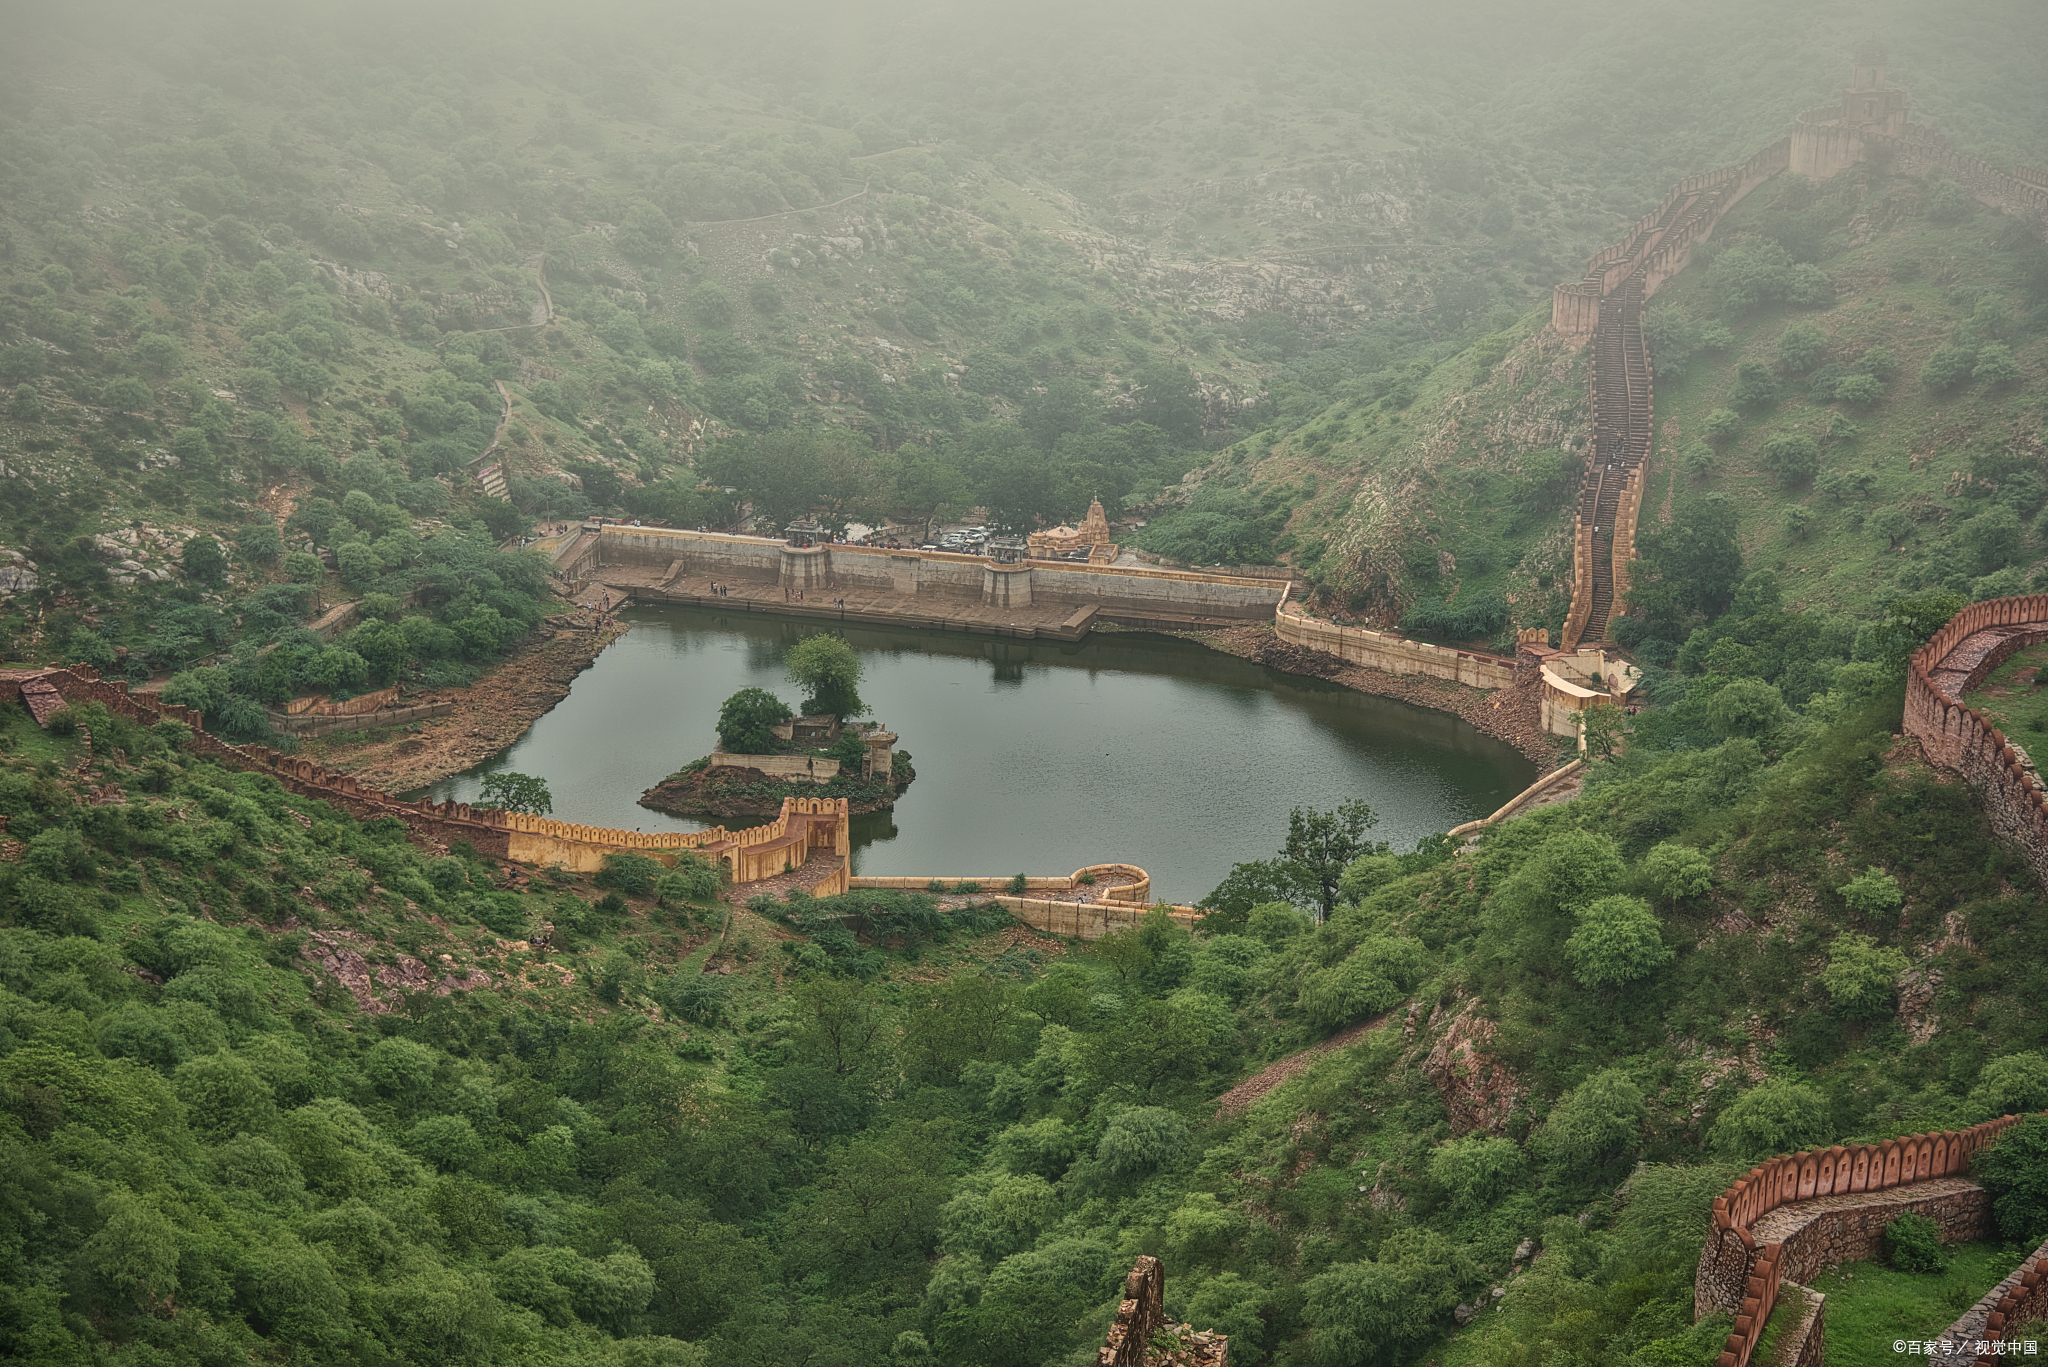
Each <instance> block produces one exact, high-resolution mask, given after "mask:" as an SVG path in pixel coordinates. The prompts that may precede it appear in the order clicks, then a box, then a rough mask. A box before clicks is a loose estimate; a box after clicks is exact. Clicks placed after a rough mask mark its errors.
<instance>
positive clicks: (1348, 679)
mask: <svg viewBox="0 0 2048 1367" xmlns="http://www.w3.org/2000/svg"><path fill="white" fill-rule="evenodd" d="M1165 634H1167V635H1171V636H1178V637H1180V638H1181V639H1182V640H1186V641H1193V642H1195V643H1196V644H1198V645H1203V646H1207V647H1208V648H1209V649H1211V650H1216V651H1221V652H1222V653H1223V654H1225V655H1235V656H1237V657H1238V658H1239V659H1244V660H1251V661H1253V662H1254V663H1257V664H1261V665H1264V666H1265V667H1266V668H1268V669H1274V670H1278V671H1279V672H1281V673H1283V674H1300V675H1305V676H1307V677H1309V678H1316V679H1325V680H1327V681H1329V682H1330V683H1334V684H1340V685H1342V686H1343V687H1345V688H1348V689H1350V690H1352V691H1353V692H1355V693H1370V694H1372V695H1373V696H1375V697H1380V698H1393V699H1395V700H1396V701H1398V702H1405V703H1411V704H1413V705H1414V706H1416V707H1426V708H1428V709H1430V710H1431V711H1433V712H1448V713H1450V714H1451V715H1452V716H1454V717H1457V718H1458V719H1459V720H1460V721H1463V722H1465V723H1466V724H1467V725H1469V726H1471V727H1472V728H1473V729H1474V730H1476V731H1481V732H1484V733H1485V734H1486V735H1489V736H1491V737H1493V738H1494V739H1495V740H1498V741H1504V742H1506V743H1507V744H1509V745H1512V746H1513V747H1514V748H1515V749H1516V750H1518V751H1520V752H1521V754H1522V756H1523V758H1525V759H1527V760H1529V761H1530V762H1531V763H1533V764H1535V765H1536V767H1537V769H1538V771H1539V772H1540V773H1548V772H1549V771H1550V770H1551V769H1553V768H1555V767H1556V766H1557V764H1558V763H1559V761H1560V758H1561V754H1560V751H1559V749H1558V744H1557V742H1558V739H1559V738H1558V737H1555V736H1552V735H1551V734H1550V733H1549V732H1547V731H1545V730H1544V729H1543V720H1542V707H1541V704H1542V697H1541V693H1540V685H1535V684H1532V685H1531V686H1529V687H1527V688H1504V689H1498V690H1495V691H1492V692H1488V691H1486V690H1484V689H1478V688H1467V687H1465V686H1464V685H1463V684H1459V683H1453V682H1451V681H1450V680H1448V679H1432V678H1426V677H1424V676H1422V675H1416V674H1389V673H1388V672H1387V671H1386V670H1384V669H1368V668H1366V667H1365V666H1363V665H1353V664H1346V663H1345V662H1344V661H1342V660H1340V659H1338V658H1337V657H1336V656H1334V655H1329V654H1325V653H1324V652H1322V651H1320V650H1309V649H1307V648H1306V647H1303V646H1297V645H1290V644H1288V643H1287V642H1285V641H1283V640H1281V639H1280V637H1279V635H1278V633H1276V632H1275V631H1274V630H1273V626H1272V624H1271V623H1270V622H1259V623H1253V624H1247V625H1245V626H1241V627H1226V628H1224V629H1222V630H1220V631H1174V632H1168V633H1165Z"/></svg>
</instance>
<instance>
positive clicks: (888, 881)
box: [853, 864, 1152, 906]
mask: <svg viewBox="0 0 2048 1367" xmlns="http://www.w3.org/2000/svg"><path fill="white" fill-rule="evenodd" d="M1012 877H1013V875H1008V874H1004V875H1001V876H999V877H995V878H975V877H960V878H939V877H935V876H931V875H927V876H925V877H923V878H909V877H890V878H866V877H860V878H855V879H854V880H853V886H855V887H857V888H891V889H895V890H896V891H899V892H923V891H925V890H926V889H927V888H929V887H930V886H931V885H932V884H933V883H943V884H945V885H946V886H947V887H949V888H957V887H959V886H960V885H961V884H962V883H979V884H980V885H981V887H982V890H983V891H985V892H990V893H996V892H1001V891H1003V890H1004V889H1006V888H1008V887H1009V886H1010V883H1011V879H1012ZM1084 878H1086V879H1091V880H1093V881H1095V882H1100V881H1101V880H1102V879H1104V878H1130V879H1133V880H1135V881H1133V882H1129V883H1123V884H1120V885H1118V886H1116V887H1113V888H1104V889H1103V891H1102V895H1103V897H1104V898H1105V899H1107V900H1109V901H1112V902H1135V903H1137V904H1138V905H1140V906H1150V905H1151V902H1152V875H1151V874H1149V873H1147V872H1145V871H1144V870H1143V869H1141V868H1139V867H1138V866H1137V865H1136V864H1090V865H1088V866H1087V867H1086V868H1081V869H1075V870H1074V871H1073V872H1072V873H1070V874H1067V875H1065V876H1063V877H1061V876H1055V877H1047V878H1032V877H1028V876H1027V877H1026V878H1025V879H1024V890H1025V891H1026V892H1072V891H1073V890H1074V889H1075V888H1079V887H1086V886H1088V884H1087V883H1085V882H1083V881H1082V880H1083V879H1084Z"/></svg>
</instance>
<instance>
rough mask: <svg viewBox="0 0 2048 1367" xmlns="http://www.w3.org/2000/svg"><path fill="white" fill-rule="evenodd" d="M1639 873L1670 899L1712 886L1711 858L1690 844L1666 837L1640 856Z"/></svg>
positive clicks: (1686, 896) (1679, 897)
mask: <svg viewBox="0 0 2048 1367" xmlns="http://www.w3.org/2000/svg"><path fill="white" fill-rule="evenodd" d="M1643 875H1644V877H1646V878H1648V879H1649V880H1650V885H1651V886H1652V887H1654V888H1655V889H1656V890H1657V895H1658V896H1660V897H1663V898H1665V899H1666V900H1668V901H1673V902H1676V901H1681V900H1683V899H1685V898H1688V897H1698V896H1699V895H1700V894H1701V893H1703V892H1705V891H1707V890H1708V889H1709V888H1711V887H1713V886H1714V865H1713V863H1712V861H1710V860H1709V859H1708V858H1707V857H1706V855H1704V854H1702V853H1700V852H1699V851H1698V850H1696V849H1694V848H1692V846H1690V845H1677V844H1673V843H1672V842H1670V841H1668V840H1667V841H1665V842H1664V843H1663V844H1660V845H1656V846H1653V847H1652V848H1651V850H1650V852H1649V853H1648V854H1646V855H1644V856H1643Z"/></svg>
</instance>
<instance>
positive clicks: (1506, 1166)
mask: <svg viewBox="0 0 2048 1367" xmlns="http://www.w3.org/2000/svg"><path fill="white" fill-rule="evenodd" d="M1522 1169H1523V1158H1522V1150H1521V1148H1520V1146H1518V1145H1517V1144H1516V1143H1515V1142H1514V1141H1513V1140H1512V1139H1486V1138H1481V1137H1479V1136H1477V1135H1468V1136H1466V1137H1465V1138H1463V1139H1451V1140H1446V1141H1445V1142H1444V1143H1442V1144H1439V1145H1437V1146H1436V1148H1435V1150H1434V1151H1432V1152H1431V1153H1430V1155H1429V1180H1430V1181H1432V1182H1434V1183H1436V1184H1437V1185H1438V1186H1440V1187H1442V1188H1443V1189H1444V1191H1445V1193H1446V1194H1447V1195H1449V1196H1450V1198H1451V1203H1452V1204H1453V1205H1454V1206H1457V1207H1458V1208H1459V1209H1461V1210H1483V1209H1484V1208H1486V1207H1487V1206H1490V1205H1492V1204H1493V1203H1494V1202H1495V1201H1497V1200H1499V1199H1500V1198H1501V1197H1502V1196H1505V1195H1507V1194H1508V1193H1509V1192H1510V1191H1512V1190H1514V1189H1515V1187H1516V1186H1517V1185H1518V1184H1519V1183H1520V1181H1521V1178H1522Z"/></svg>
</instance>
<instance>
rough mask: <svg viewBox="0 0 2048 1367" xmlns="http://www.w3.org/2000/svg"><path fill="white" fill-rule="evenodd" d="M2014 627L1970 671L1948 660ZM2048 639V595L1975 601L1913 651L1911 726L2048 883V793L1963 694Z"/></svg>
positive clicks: (1907, 719)
mask: <svg viewBox="0 0 2048 1367" xmlns="http://www.w3.org/2000/svg"><path fill="white" fill-rule="evenodd" d="M1990 628H2007V629H2008V630H2009V631H2010V634H2009V635H2008V636H2007V637H2006V639H2005V640H2003V641H2001V642H1999V643H1998V644H1997V646H1996V647H1995V648H1993V649H1992V650H1991V651H1990V652H1989V653H1987V654H1986V655H1985V656H1984V658H1983V659H1982V660H1981V661H1979V662H1977V663H1976V664H1975V665H1974V666H1973V667H1972V668H1971V669H1970V671H1969V673H1968V674H1967V675H1962V676H1955V675H1954V674H1953V673H1952V672H1947V673H1946V676H1945V677H1942V678H1939V679H1937V677H1936V675H1937V674H1938V673H1944V671H1941V665H1942V662H1943V661H1944V660H1946V659H1947V658H1948V656H1949V654H1950V653H1951V652H1952V651H1954V650H1955V648H1956V647H1957V646H1959V645H1961V644H1962V643H1963V642H1964V641H1966V640H1968V639H1969V638H1970V637H1971V636H1974V635H1976V634H1977V633H1978V632H1980V631H1985V630H1987V629H1990ZM2044 640H2048V594H2039V593H2031V594H2027V595H2025V596H2023V597H2019V598H1997V599H1993V600H1992V601H1990V602H1988V603H1972V604H1971V605H1970V606H1969V607H1967V608H1964V609H1963V610H1962V611H1961V612H1959V613H1957V614H1956V615H1955V617H1954V618H1952V619H1951V620H1950V621H1949V623H1948V625H1946V626H1944V627H1943V628H1942V629H1941V630H1940V631H1937V632H1935V633H1934V638H1933V639H1932V640H1930V641H1929V642H1928V643H1927V644H1926V645H1924V646H1922V647H1921V648H1920V649H1919V650H1917V651H1915V652H1914V653H1913V658H1912V659H1911V660H1910V661H1909V662H1908V664H1907V667H1906V712H1905V731H1906V733H1907V734H1908V735H1911V736H1913V737H1915V738H1916V739H1917V740H1919V742H1920V745H1921V748H1922V749H1924V750H1925V751H1926V752H1927V757H1928V758H1929V759H1931V760H1932V761H1934V762H1935V763H1936V764H1939V765H1942V766H1943V767H1945V768H1949V769H1954V770H1956V771H1957V772H1958V773H1960V774H1962V775H1963V777H1964V779H1965V780H1966V781H1967V782H1968V783H1969V784H1970V786H1971V787H1972V788H1974V789H1976V791H1977V793H1978V795H1979V796H1980V797H1981V798H1982V799H1983V802H1984V812H1985V817H1986V819H1987V820H1988V821H1989V823H1990V825H1991V829H1992V830H1993V831H1994V832H1996V833H1997V834H1998V836H1999V837H2000V838H2001V839H2003V840H2005V841H2007V842H2009V843H2010V844H2011V845H2012V846H2013V847H2014V848H2016V849H2017V850H2019V852H2020V854H2021V855H2022V857H2024V858H2025V859H2026V861H2027V863H2028V865H2029V866H2031V867H2032V868H2033V870H2034V873H2035V875H2036V876H2037V877H2039V878H2041V879H2042V880H2043V881H2044V882H2048V793H2044V792H2043V791H2042V786H2041V785H2042V780H2041V778H2040V776H2039V775H2038V774H2037V773H2036V772H2035V770H2034V768H2033V766H2032V764H2031V763H2030V762H2029V760H2028V758H2027V757H2026V756H2025V755H2023V754H2022V753H2020V751H2019V750H2017V749H2015V748H2014V746H2013V745H2012V744H2011V743H2010V742H2009V741H2008V740H2007V739H2006V738H2005V736H2004V734H2003V733H2002V732H2000V731H1999V730H1998V728H1997V727H1995V726H1993V725H1992V724H1991V722H1990V720H1989V719H1988V718H1986V717H1985V716H1984V715H1983V714H1982V713H1981V712H1978V711H1977V710H1976V709H1975V708H1973V707H1968V706H1966V705H1965V704H1964V703H1963V701H1962V699H1963V695H1964V694H1966V693H1968V692H1969V691H1970V690H1971V689H1972V688H1975V687H1976V686H1977V685H1978V684H1979V683H1981V682H1982V681H1983V679H1984V677H1985V676H1986V675H1988V674H1989V673H1990V672H1991V671H1992V670H1994V669H1996V668H1997V667H1998V666H1999V665H2001V664H2003V663H2005V661H2006V660H2008V659H2010V658H2011V657H2012V655H2013V653H2014V652H2016V651H2018V650H2021V649H2024V648H2025V647H2027V646H2029V645H2033V644H2036V643H2037V642H2040V641H2044Z"/></svg>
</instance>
